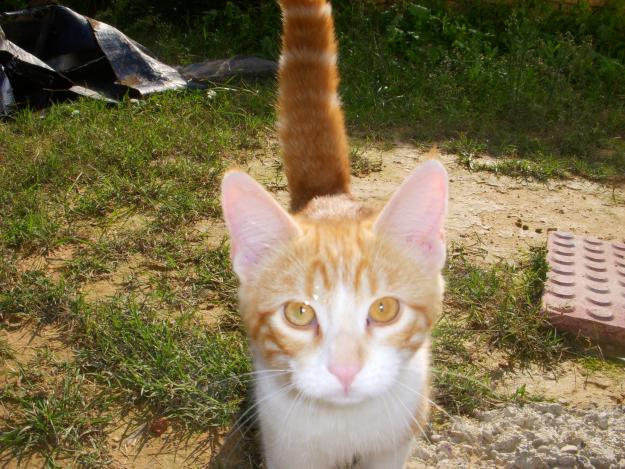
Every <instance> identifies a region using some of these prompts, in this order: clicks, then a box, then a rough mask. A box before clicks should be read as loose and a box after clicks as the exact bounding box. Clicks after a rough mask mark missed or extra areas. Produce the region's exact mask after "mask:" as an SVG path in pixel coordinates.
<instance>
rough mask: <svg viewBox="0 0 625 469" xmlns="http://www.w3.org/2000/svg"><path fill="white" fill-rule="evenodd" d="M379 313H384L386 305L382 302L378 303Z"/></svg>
mask: <svg viewBox="0 0 625 469" xmlns="http://www.w3.org/2000/svg"><path fill="white" fill-rule="evenodd" d="M378 311H380V312H382V311H384V303H382V302H381V301H380V302H379V303H378Z"/></svg>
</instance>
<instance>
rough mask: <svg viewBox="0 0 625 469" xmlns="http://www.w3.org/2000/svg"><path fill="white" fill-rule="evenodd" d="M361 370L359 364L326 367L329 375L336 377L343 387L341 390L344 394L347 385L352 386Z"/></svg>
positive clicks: (347, 387)
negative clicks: (343, 390)
mask: <svg viewBox="0 0 625 469" xmlns="http://www.w3.org/2000/svg"><path fill="white" fill-rule="evenodd" d="M361 368H362V366H361V365H360V363H350V364H332V365H330V366H328V370H330V373H332V374H333V375H334V376H336V377H337V378H338V379H339V381H340V382H341V384H342V385H343V389H345V393H346V394H347V390H348V389H349V385H350V384H352V381H354V378H355V377H356V375H357V374H358V372H359V371H360V369H361Z"/></svg>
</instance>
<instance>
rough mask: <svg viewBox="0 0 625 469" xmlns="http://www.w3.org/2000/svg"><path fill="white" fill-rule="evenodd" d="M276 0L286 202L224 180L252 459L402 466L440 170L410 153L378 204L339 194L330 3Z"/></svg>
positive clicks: (441, 198) (423, 352)
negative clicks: (376, 207) (250, 397)
mask: <svg viewBox="0 0 625 469" xmlns="http://www.w3.org/2000/svg"><path fill="white" fill-rule="evenodd" d="M280 5H281V8H282V13H283V34H282V52H281V57H280V64H279V72H278V82H279V87H278V103H277V106H278V133H279V138H280V143H281V148H282V153H283V157H284V162H285V169H286V175H287V180H288V187H289V192H290V197H291V207H290V208H291V210H290V213H289V212H287V211H286V210H284V209H283V208H282V207H281V206H280V205H279V204H278V203H277V202H276V201H275V200H274V199H273V198H272V196H271V195H270V194H269V193H268V192H267V191H265V190H264V189H263V188H262V187H261V186H260V185H259V184H258V183H257V182H255V181H254V179H252V178H251V177H250V176H248V175H246V174H245V173H243V172H239V171H230V172H228V173H226V175H225V176H224V179H223V182H222V208H223V213H224V218H225V221H226V226H227V228H228V231H229V234H230V238H231V257H232V265H233V269H234V271H235V273H236V274H237V276H238V278H239V280H240V290H239V305H240V311H241V314H242V318H243V322H244V324H245V327H246V329H247V332H248V335H249V342H250V349H251V353H252V358H253V363H254V368H255V370H256V371H255V372H254V377H255V390H254V392H255V394H254V396H255V406H256V407H255V410H257V411H258V417H259V422H260V435H261V443H262V451H263V456H264V461H265V467H267V468H268V469H307V468H309V469H333V468H339V467H346V466H347V467H349V466H350V465H352V464H354V467H356V468H358V469H365V468H369V469H396V468H401V467H403V466H404V464H405V461H406V459H407V457H408V455H409V453H410V449H411V445H412V442H413V440H414V438H415V435H418V433H419V432H422V431H423V428H422V427H423V426H424V425H425V423H426V421H427V418H428V411H429V402H430V400H429V398H428V390H429V366H430V365H429V359H430V329H431V327H432V325H433V323H434V321H435V319H436V317H437V316H438V315H439V313H440V310H441V304H442V296H443V290H444V282H443V278H442V275H441V270H442V267H443V264H444V262H445V240H444V232H443V225H444V221H445V217H446V212H447V199H448V195H447V194H448V182H447V179H448V178H447V173H446V171H445V169H444V168H443V166H442V165H441V164H440V163H439V162H437V161H433V160H430V161H427V162H425V163H423V164H422V165H421V166H420V167H418V168H417V169H416V170H414V171H413V172H412V173H411V174H410V175H408V177H407V178H406V179H405V181H404V182H403V183H402V184H401V186H400V187H399V188H398V189H397V191H396V192H395V194H394V195H393V196H392V197H391V199H390V201H389V202H388V203H387V204H386V206H385V207H384V208H383V209H382V210H381V212H380V213H379V214H376V213H375V212H374V211H373V210H371V209H369V208H367V207H366V206H364V205H363V204H361V203H360V202H358V201H357V200H356V199H355V198H354V197H353V196H352V195H351V194H350V192H349V176H350V171H349V161H348V142H347V137H346V132H345V125H344V117H343V113H342V109H341V102H340V100H339V98H338V95H337V87H338V81H339V80H338V71H337V66H336V61H337V45H336V39H335V35H334V23H333V19H332V14H331V5H330V4H329V3H327V2H326V0H281V1H280ZM363 66H366V64H363Z"/></svg>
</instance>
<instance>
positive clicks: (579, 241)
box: [543, 231, 625, 345]
mask: <svg viewBox="0 0 625 469" xmlns="http://www.w3.org/2000/svg"><path fill="white" fill-rule="evenodd" d="M547 262H548V263H549V273H548V274H547V282H546V283H545V292H544V294H543V308H544V310H545V311H546V312H547V314H548V315H549V319H550V320H551V322H552V323H553V324H554V325H555V326H556V328H558V329H562V330H566V331H569V332H572V333H573V334H580V335H583V336H585V337H589V338H591V339H594V340H598V341H602V342H610V343H614V344H618V345H625V244H623V243H616V242H610V241H602V240H600V239H595V238H583V237H580V236H575V235H572V234H570V233H565V232H560V231H554V232H551V233H550V234H549V241H548V252H547Z"/></svg>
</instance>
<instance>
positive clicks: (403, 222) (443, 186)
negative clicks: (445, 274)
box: [373, 160, 448, 269]
mask: <svg viewBox="0 0 625 469" xmlns="http://www.w3.org/2000/svg"><path fill="white" fill-rule="evenodd" d="M447 179H448V178H447V171H445V168H444V167H443V165H442V164H441V163H439V162H438V161H435V160H429V161H426V162H425V163H423V164H422V165H421V166H419V167H418V168H417V169H415V170H414V171H413V172H412V173H411V174H410V175H409V176H408V177H407V178H406V179H405V181H404V182H403V183H402V185H401V186H400V187H399V189H397V191H396V192H395V194H393V197H391V200H389V201H388V203H387V204H386V206H385V207H384V209H383V210H382V213H380V215H379V216H378V219H377V220H376V222H375V224H374V226H373V229H374V231H375V232H376V233H377V234H378V235H380V236H383V237H386V238H388V239H390V240H391V241H393V242H395V243H399V245H402V246H403V247H405V248H407V249H408V252H409V253H411V254H413V255H414V256H415V258H416V259H417V260H418V261H419V262H420V263H421V264H422V265H424V267H426V268H434V269H442V268H443V265H444V264H445V237H444V231H443V230H444V223H445V217H446V215H447V199H448V187H447V186H448V183H447Z"/></svg>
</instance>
